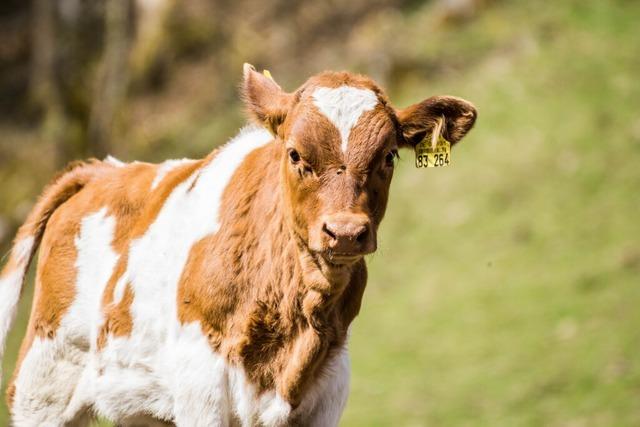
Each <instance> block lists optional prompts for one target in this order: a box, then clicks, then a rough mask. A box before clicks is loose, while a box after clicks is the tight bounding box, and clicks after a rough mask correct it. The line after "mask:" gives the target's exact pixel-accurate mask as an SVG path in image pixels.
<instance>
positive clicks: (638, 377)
mask: <svg viewBox="0 0 640 427" xmlns="http://www.w3.org/2000/svg"><path fill="white" fill-rule="evenodd" d="M401 13H402V14H403V16H402V18H397V19H396V18H394V19H395V20H391V21H390V22H391V24H389V25H386V26H384V25H381V26H379V27H376V28H377V30H376V31H377V32H376V33H375V34H376V37H378V38H379V40H382V41H383V42H384V43H388V46H389V48H392V47H393V46H394V45H395V44H397V43H401V42H402V43H403V46H399V47H398V49H405V50H406V52H405V53H406V55H407V56H412V57H414V58H427V59H428V60H429V63H431V64H434V66H433V67H432V69H431V71H430V72H429V73H417V72H407V73H406V74H404V75H403V77H402V79H398V80H396V81H394V82H392V83H393V84H392V88H391V89H392V92H393V93H391V94H390V95H391V97H392V99H393V100H394V102H395V103H396V104H397V105H406V104H409V103H411V102H416V101H418V100H420V99H421V98H422V97H425V96H428V95H431V94H444V93H448V94H454V95H459V96H463V97H465V98H467V99H469V100H472V101H473V102H474V103H475V104H476V105H477V107H478V110H479V113H480V114H479V120H478V123H477V126H476V128H475V129H474V130H473V131H472V132H471V133H470V134H469V136H468V138H467V139H465V140H464V141H463V142H462V143H461V145H460V146H458V147H456V148H455V149H454V153H453V163H452V165H451V166H450V167H449V168H446V169H442V170H433V169H429V170H417V169H415V168H414V167H413V154H412V153H411V152H408V151H407V152H404V153H401V157H402V160H401V161H400V165H399V167H398V171H397V175H396V177H395V178H394V182H393V184H392V191H391V202H390V206H389V210H388V213H387V217H386V219H385V221H384V223H383V225H382V229H381V235H380V242H379V243H380V245H379V246H380V249H379V251H378V253H377V254H376V255H374V256H373V257H371V259H370V260H369V261H370V263H369V265H370V275H369V276H370V281H369V285H368V289H367V292H366V294H365V300H364V304H363V308H362V312H361V314H360V316H359V317H358V318H357V319H356V321H355V323H354V326H353V328H352V336H351V350H352V367H353V378H352V392H351V395H350V400H349V403H348V406H347V410H346V413H345V416H344V418H343V423H342V425H345V426H387V425H394V426H396V425H402V426H422V425H432V426H540V425H544V426H635V425H640V358H639V357H638V348H640V310H639V309H638V304H639V302H640V287H639V286H638V285H639V283H640V281H639V276H640V222H639V221H638V220H637V217H638V213H640V199H639V198H638V193H637V192H638V188H640V168H639V167H638V164H639V161H640V118H639V116H638V113H639V112H640V86H639V85H638V83H637V77H638V75H640V56H638V46H640V31H638V30H637V22H638V21H639V20H640V4H638V3H636V2H631V1H622V0H620V1H599V0H588V1H566V2H518V1H512V2H506V1H505V2H495V3H492V4H490V5H489V6H488V7H486V8H485V9H484V10H483V11H482V13H480V14H479V15H478V16H476V17H475V18H473V19H472V20H470V21H469V22H467V23H466V24H465V25H463V26H460V27H457V29H456V31H450V30H447V29H446V28H444V29H443V28H441V27H438V28H433V29H431V28H430V26H429V25H431V23H432V21H431V18H430V16H431V15H429V14H428V13H426V12H425V10H424V8H420V7H416V8H414V9H412V8H408V9H407V10H404V11H402V12H401ZM394 23H395V24H394ZM399 23H402V25H400V24H399ZM372 25H373V24H372ZM360 31H361V33H362V32H364V33H366V31H365V30H362V29H361V30H360ZM409 45H410V46H409ZM384 46H385V45H383V47H384ZM440 60H441V61H440ZM439 64H444V65H442V66H440V65H439ZM276 77H277V76H276ZM193 132H196V131H193ZM175 155H176V156H180V155H181V153H180V152H176V153H175ZM30 289H31V287H30V288H29V289H28V291H27V292H26V293H25V296H24V298H23V301H22V307H21V310H20V318H19V321H18V327H16V328H15V331H14V333H13V334H12V336H11V338H10V340H9V350H8V355H7V357H6V358H5V360H4V362H3V372H5V373H8V372H11V371H12V366H13V363H14V360H15V354H16V352H17V347H18V345H19V342H20V339H21V336H22V333H23V328H24V325H25V324H26V319H27V317H28V309H27V306H28V305H29V303H30V299H31V295H30ZM5 376H6V375H5ZM6 420H7V418H6V407H5V406H4V405H3V406H2V407H0V425H6V423H7V421H6Z"/></svg>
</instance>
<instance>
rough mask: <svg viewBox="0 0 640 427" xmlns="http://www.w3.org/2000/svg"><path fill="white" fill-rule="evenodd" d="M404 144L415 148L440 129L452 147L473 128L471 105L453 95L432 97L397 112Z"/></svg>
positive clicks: (474, 114) (473, 109) (474, 116)
mask: <svg viewBox="0 0 640 427" xmlns="http://www.w3.org/2000/svg"><path fill="white" fill-rule="evenodd" d="M396 115H397V117H398V122H399V124H400V129H401V131H402V136H403V138H404V141H403V142H404V145H405V146H409V147H414V146H415V145H416V144H418V143H419V142H420V141H422V140H423V139H424V138H425V137H427V136H429V135H431V134H432V132H433V131H434V130H436V129H438V128H441V129H442V130H441V132H442V136H444V138H445V139H446V140H447V141H449V142H450V143H451V144H452V145H453V144H455V143H457V142H458V141H460V140H461V139H462V137H463V136H465V135H466V133H467V132H469V130H470V129H471V128H472V127H473V124H474V123H475V121H476V117H478V112H477V111H476V107H474V106H473V104H472V103H470V102H469V101H466V100H464V99H462V98H457V97H455V96H432V97H431V98H427V99H425V100H424V101H422V102H419V103H417V104H413V105H411V106H409V107H407V108H404V109H401V110H396Z"/></svg>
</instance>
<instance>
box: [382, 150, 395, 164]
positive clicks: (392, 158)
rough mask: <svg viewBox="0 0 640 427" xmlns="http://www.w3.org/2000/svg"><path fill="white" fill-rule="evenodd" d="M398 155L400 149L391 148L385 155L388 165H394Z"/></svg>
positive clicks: (385, 161)
mask: <svg viewBox="0 0 640 427" xmlns="http://www.w3.org/2000/svg"><path fill="white" fill-rule="evenodd" d="M397 157H398V150H391V151H389V152H388V153H387V155H386V156H385V157H384V163H385V165H386V166H389V167H393V165H394V163H395V161H396V158H397Z"/></svg>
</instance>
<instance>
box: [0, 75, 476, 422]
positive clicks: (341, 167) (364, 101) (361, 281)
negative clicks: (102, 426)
mask: <svg viewBox="0 0 640 427" xmlns="http://www.w3.org/2000/svg"><path fill="white" fill-rule="evenodd" d="M242 92H243V97H244V101H245V103H246V106H247V110H248V112H249V114H250V115H251V118H252V119H253V121H254V122H256V123H257V124H259V125H261V126H255V125H254V126H250V127H248V128H246V129H244V130H243V131H241V133H240V134H239V135H238V136H237V137H235V138H234V139H233V140H231V141H230V142H229V143H227V144H226V145H224V146H223V147H221V148H219V149H217V150H215V151H213V152H212V153H211V154H210V155H208V156H207V157H205V158H204V159H201V160H186V159H185V160H179V161H176V160H172V161H167V162H165V163H162V164H160V165H154V164H148V163H139V162H134V163H130V164H123V163H121V162H118V161H116V160H115V159H107V160H105V161H89V162H84V163H76V164H73V165H71V166H70V167H69V168H68V169H67V170H66V171H65V172H63V173H62V174H61V175H60V176H59V177H58V178H57V179H55V180H53V182H52V183H51V184H50V185H49V186H48V187H47V188H46V189H45V191H44V193H43V195H42V196H41V198H40V200H39V201H38V203H37V204H36V205H35V207H34V209H33V211H32V212H31V213H30V214H29V217H28V218H27V220H26V222H25V224H24V225H23V226H22V227H21V228H20V230H19V231H18V235H17V237H16V240H15V245H14V247H13V250H12V252H11V256H10V258H9V261H8V264H7V265H6V266H5V268H4V270H3V271H2V274H1V275H0V339H2V342H3V343H4V341H5V339H6V336H7V332H8V330H9V328H10V323H11V321H12V319H13V317H14V313H15V309H16V306H17V303H18V299H19V295H20V290H21V288H22V285H23V282H24V278H25V273H26V271H27V268H28V266H29V263H30V261H31V259H32V257H33V256H34V254H35V252H36V249H37V248H38V246H40V253H39V257H38V265H37V276H36V289H35V297H34V301H33V309H32V312H31V317H30V319H29V326H28V330H27V334H26V337H25V338H24V341H23V343H22V347H21V349H20V355H19V360H18V363H17V367H16V369H15V373H14V375H13V378H12V380H11V383H10V385H9V389H8V402H9V406H10V408H11V413H12V416H13V421H14V424H15V425H16V426H42V425H47V426H57V425H85V424H86V423H87V422H88V421H89V420H90V418H91V416H93V415H94V414H99V415H101V416H103V417H106V418H108V419H110V420H113V421H115V422H117V423H119V424H120V425H131V424H136V425H140V424H145V425H147V424H154V423H156V424H176V425H180V426H227V425H242V426H250V425H265V426H280V425H293V424H303V425H317V426H333V425H336V424H337V423H338V420H339V418H340V415H341V413H342V410H343V408H344V406H345V402H346V399H347V394H348V384H349V360H348V354H347V349H346V342H347V334H348V329H349V325H350V324H351V322H352V321H353V319H354V317H355V316H356V315H357V314H358V310H359V309H360V303H361V299H362V294H363V291H364V288H365V284H366V279H367V270H366V266H365V261H364V259H363V257H364V255H366V254H369V253H372V252H374V251H375V250H376V233H377V230H378V226H379V225H380V222H381V220H382V217H383V215H384V212H385V209H386V205H387V198H388V192H389V183H390V182H391V177H392V175H393V169H394V165H395V160H396V157H397V150H398V149H399V148H402V147H413V146H415V145H416V144H417V143H419V142H421V141H422V140H423V139H424V138H425V137H429V135H431V134H432V133H433V132H435V131H434V129H437V132H438V133H440V132H441V133H442V135H443V136H444V137H446V138H447V139H448V140H449V141H450V142H451V143H456V142H458V141H459V140H460V139H461V138H462V137H463V136H464V135H465V134H466V133H467V131H468V130H469V129H470V128H471V127H472V125H473V123H474V121H475V118H476V110H475V108H474V107H473V105H471V104H470V103H469V102H466V101H464V100H462V99H459V98H454V97H432V98H428V99H426V100H424V101H422V102H420V103H418V104H415V105H412V106H410V107H408V108H405V109H401V110H396V109H394V108H393V107H392V106H391V105H390V104H389V102H388V100H387V98H386V97H385V95H384V94H383V93H382V91H381V90H380V88H378V86H376V85H375V83H374V82H373V81H371V80H370V79H368V78H366V77H364V76H359V75H354V74H350V73H345V72H343V73H335V72H325V73H322V74H319V75H317V76H315V77H312V78H311V79H309V80H308V81H307V82H306V83H305V84H304V85H302V87H300V88H299V89H298V90H297V91H295V92H294V93H286V92H284V91H283V90H282V89H281V88H280V87H279V86H278V85H277V84H276V83H275V82H274V81H273V80H271V79H270V77H267V76H265V75H263V74H260V73H258V72H256V71H255V70H254V68H253V67H252V66H250V65H245V67H244V80H243V87H242Z"/></svg>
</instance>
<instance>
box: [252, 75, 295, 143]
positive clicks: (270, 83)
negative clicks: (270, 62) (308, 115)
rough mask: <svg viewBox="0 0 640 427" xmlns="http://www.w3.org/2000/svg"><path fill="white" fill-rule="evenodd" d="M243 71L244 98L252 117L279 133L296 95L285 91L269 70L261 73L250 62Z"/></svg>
mask: <svg viewBox="0 0 640 427" xmlns="http://www.w3.org/2000/svg"><path fill="white" fill-rule="evenodd" d="M243 71H244V72H243V81H242V98H243V100H244V103H245V106H246V108H247V111H248V113H249V115H250V117H251V118H252V119H253V120H254V121H256V122H258V123H259V124H261V125H263V126H264V127H266V128H267V130H268V131H269V132H271V133H272V134H273V135H274V136H275V135H277V134H278V128H279V127H280V125H281V124H282V123H283V122H284V120H285V119H286V117H287V113H288V112H289V110H290V109H291V107H292V105H293V99H294V96H293V95H292V94H290V93H286V92H285V91H283V90H282V88H280V86H278V84H277V83H276V82H275V81H274V80H273V78H272V77H271V74H270V73H269V72H268V71H265V72H264V74H262V73H259V72H257V71H256V69H255V68H254V67H253V65H250V64H244V70H243Z"/></svg>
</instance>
